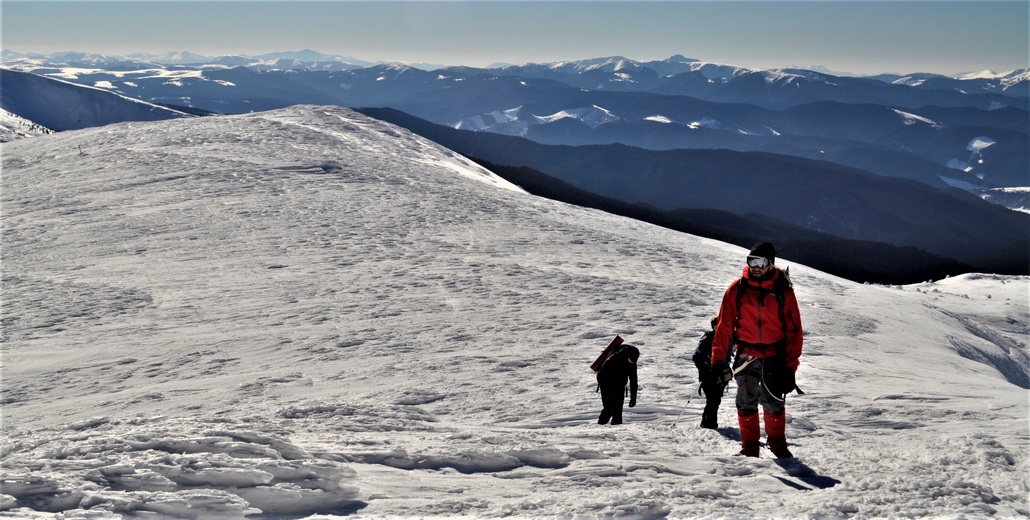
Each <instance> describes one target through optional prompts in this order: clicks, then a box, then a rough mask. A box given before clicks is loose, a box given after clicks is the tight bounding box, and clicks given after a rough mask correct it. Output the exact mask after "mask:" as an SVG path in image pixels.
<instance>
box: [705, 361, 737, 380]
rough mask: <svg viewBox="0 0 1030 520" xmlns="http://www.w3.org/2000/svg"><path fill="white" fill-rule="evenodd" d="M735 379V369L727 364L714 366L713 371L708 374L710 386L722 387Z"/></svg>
mask: <svg viewBox="0 0 1030 520" xmlns="http://www.w3.org/2000/svg"><path fill="white" fill-rule="evenodd" d="M730 379H733V369H731V368H730V366H729V365H727V364H726V363H718V364H716V365H712V371H711V372H709V373H708V384H710V385H721V384H723V383H727V382H729V380H730Z"/></svg>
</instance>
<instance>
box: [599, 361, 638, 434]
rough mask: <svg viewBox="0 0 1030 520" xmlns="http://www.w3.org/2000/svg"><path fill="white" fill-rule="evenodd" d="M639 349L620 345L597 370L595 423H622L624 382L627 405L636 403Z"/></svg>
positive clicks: (630, 405)
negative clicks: (598, 403)
mask: <svg viewBox="0 0 1030 520" xmlns="http://www.w3.org/2000/svg"><path fill="white" fill-rule="evenodd" d="M639 358H640V350H638V349H637V347H634V346H633V345H626V344H624V345H621V346H620V347H619V348H617V349H616V350H615V351H614V352H613V353H612V354H611V355H609V356H608V359H606V360H605V361H604V364H603V365H601V369H600V370H598V371H597V386H598V391H600V392H601V405H602V406H603V409H602V410H601V415H600V417H598V418H597V424H608V421H611V423H612V425H613V426H614V425H616V424H622V403H623V402H624V400H625V396H626V384H627V383H629V407H630V408H633V407H634V406H636V405H637V359H639Z"/></svg>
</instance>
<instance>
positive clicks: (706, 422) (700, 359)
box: [693, 316, 732, 430]
mask: <svg viewBox="0 0 1030 520" xmlns="http://www.w3.org/2000/svg"><path fill="white" fill-rule="evenodd" d="M710 321H711V324H712V330H709V331H708V332H705V334H704V336H702V337H701V340H700V341H698V344H697V349H696V350H694V356H693V360H694V365H695V366H697V377H698V381H700V382H701V388H699V389H698V392H700V393H703V394H704V395H705V410H704V412H702V413H701V427H702V428H708V429H711V430H714V429H716V428H718V427H719V405H720V404H721V403H722V396H723V393H724V392H725V391H726V385H728V384H729V381H725V380H718V381H717V380H713V378H712V377H711V372H712V363H711V361H712V339H713V338H714V337H715V327H716V325H718V324H719V317H718V316H713V317H712V319H711V320H710ZM729 350H730V351H732V348H731V349H729ZM729 354H732V352H729ZM730 357H731V355H727V356H726V360H725V363H726V364H729V362H730Z"/></svg>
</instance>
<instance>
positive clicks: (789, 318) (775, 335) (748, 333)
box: [712, 267, 804, 372]
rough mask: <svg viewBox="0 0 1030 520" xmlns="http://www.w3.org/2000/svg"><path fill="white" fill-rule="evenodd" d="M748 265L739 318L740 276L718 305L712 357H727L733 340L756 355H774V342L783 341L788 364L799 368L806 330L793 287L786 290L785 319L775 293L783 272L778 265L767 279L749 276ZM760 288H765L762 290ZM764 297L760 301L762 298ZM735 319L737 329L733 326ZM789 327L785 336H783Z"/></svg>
mask: <svg viewBox="0 0 1030 520" xmlns="http://www.w3.org/2000/svg"><path fill="white" fill-rule="evenodd" d="M748 271H749V268H747V267H745V268H744V272H743V279H746V280H747V282H746V283H747V284H748V286H749V287H748V288H747V289H746V290H745V292H744V295H743V298H742V299H741V300H740V321H739V322H737V319H736V318H737V290H738V287H737V286H738V285H739V284H740V283H741V279H740V278H738V279H737V280H736V281H734V282H733V283H731V284H730V286H729V288H727V289H726V293H725V294H723V297H722V305H721V306H720V307H719V324H718V325H717V326H716V328H715V339H714V340H712V360H713V364H714V362H715V360H723V359H726V354H727V349H729V347H730V343H731V342H733V341H734V340H735V341H736V343H737V346H738V348H743V349H744V353H745V354H748V355H750V356H753V357H757V358H765V357H771V356H773V355H774V354H775V353H776V349H775V346H776V344H778V343H783V344H784V345H785V347H786V353H787V366H788V367H790V369H791V370H793V371H794V372H797V369H798V364H799V361H798V359H799V358H800V357H801V350H802V342H803V334H804V333H803V331H802V329H801V312H800V311H799V310H798V300H797V298H796V297H795V296H794V290H793V289H786V290H785V291H784V293H783V296H784V298H783V314H782V316H783V319H784V320H786V322H787V323H786V327H784V323H783V321H782V320H781V318H780V317H781V314H780V303H779V302H778V301H777V299H776V295H775V294H774V293H773V286H774V284H775V282H776V279H777V278H778V277H781V276H784V274H783V273H782V272H781V271H780V270H779V269H775V270H774V271H773V275H772V276H770V277H768V278H767V279H765V280H760V281H759V280H752V279H750V278H748ZM760 289H764V291H763V290H760ZM759 300H761V301H759ZM734 322H737V323H736V326H737V330H736V331H734V330H733V326H734ZM784 330H786V337H784Z"/></svg>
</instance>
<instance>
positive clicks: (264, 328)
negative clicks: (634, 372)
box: [0, 106, 1030, 520]
mask: <svg viewBox="0 0 1030 520" xmlns="http://www.w3.org/2000/svg"><path fill="white" fill-rule="evenodd" d="M0 151H2V161H3V172H4V175H3V191H2V197H3V198H2V202H3V215H2V219H3V220H2V225H3V226H2V229H3V237H2V238H3V250H2V253H3V265H4V267H3V305H4V312H3V327H2V329H0V330H2V334H3V345H2V363H3V366H2V371H3V393H2V397H0V399H2V401H0V403H2V406H3V416H4V420H3V423H2V429H3V438H4V442H3V444H2V447H0V460H2V462H0V486H2V489H0V517H3V518H19V519H21V518H30V519H32V518H39V519H43V518H46V519H58V518H61V519H67V518H84V519H103V520H114V519H117V518H140V519H142V518H162V519H164V518H198V519H199V518H213V519H223V518H312V519H316V518H317V519H321V520H326V519H329V518H338V517H343V516H348V515H357V516H360V517H363V518H409V517H420V518H423V517H430V518H431V517H447V518H454V517H464V518H482V517H500V516H512V517H520V518H521V517H584V516H625V517H631V518H638V517H666V516H668V517H676V518H683V517H729V518H752V517H790V518H795V517H802V518H824V517H828V518H841V517H859V518H873V517H876V518H879V517H921V516H928V517H941V516H946V517H951V516H963V517H988V516H992V517H1024V516H1027V515H1028V514H1030V507H1028V505H1027V496H1028V491H1030V489H1028V484H1027V482H1030V478H1028V458H1027V457H1028V453H1030V449H1028V448H1030V446H1028V443H1030V432H1028V425H1027V422H1026V418H1027V416H1028V403H1027V400H1026V389H1025V386H1021V385H1022V384H1021V381H1025V376H1026V373H1027V364H1026V359H1027V354H1028V345H1027V337H1026V330H1027V327H1028V324H1030V317H1028V316H1030V311H1028V302H1027V299H1026V294H1027V289H1028V285H1030V280H1028V279H1027V278H1026V277H1002V276H982V275H967V276H963V277H957V278H953V279H948V280H940V281H930V282H926V283H923V284H918V285H913V286H904V287H882V286H872V285H857V284H853V283H850V282H847V281H844V280H841V279H839V278H835V277H832V276H828V275H826V274H823V273H819V272H816V271H813V270H811V269H809V268H807V267H806V266H804V265H800V264H793V263H792V262H791V261H790V254H789V251H783V252H781V255H780V256H781V258H780V259H778V261H777V264H778V265H780V267H787V266H789V267H790V268H791V275H792V278H793V280H794V282H795V285H796V287H797V295H798V299H799V301H800V305H801V312H802V318H803V321H804V323H805V328H806V337H805V355H804V356H803V357H802V360H801V368H800V370H799V372H798V384H799V386H801V388H802V389H803V390H804V391H805V395H804V396H796V395H792V396H791V397H789V398H788V404H787V422H788V424H787V432H788V441H789V442H790V444H791V450H792V451H793V452H794V453H795V454H796V455H798V456H799V460H798V461H796V462H794V463H789V462H785V461H774V460H772V459H771V456H770V455H769V454H768V453H763V458H761V459H748V458H742V457H734V456H733V454H734V453H736V451H737V450H738V449H739V434H738V432H737V428H736V424H735V410H734V409H733V405H732V392H733V387H732V385H731V387H730V392H731V394H730V396H729V397H728V398H727V399H726V400H725V401H724V406H723V408H722V409H721V410H720V415H719V421H720V424H721V425H722V428H720V429H718V430H703V429H699V428H697V427H696V425H697V423H698V422H699V416H700V409H701V406H702V404H701V403H702V402H703V398H701V397H699V396H697V374H696V371H695V370H694V368H693V365H692V363H691V361H690V357H691V354H692V352H693V349H694V347H695V345H696V342H697V340H698V338H699V337H700V335H701V334H702V332H703V331H704V330H705V329H706V328H707V327H708V318H709V316H711V315H712V314H714V313H715V312H716V309H717V306H718V301H719V300H720V298H721V297H722V295H723V291H724V290H725V287H726V285H727V284H728V283H729V282H730V281H731V280H733V279H734V278H735V277H737V276H739V275H740V269H741V264H742V260H743V258H744V256H745V255H746V251H744V250H742V249H740V248H737V247H734V246H729V245H726V244H723V243H719V242H715V241H711V240H706V239H700V238H697V237H693V236H690V235H684V234H678V233H674V232H671V231H668V230H665V229H660V228H657V227H654V226H650V225H646V224H642V223H639V222H636V221H631V220H627V219H624V218H620V217H615V216H612V215H608V214H605V213H602V212H599V211H595V210H587V209H582V208H576V207H572V206H568V205H564V204H560V203H556V202H552V201H548V200H543V199H539V198H536V197H533V196H530V195H528V194H527V193H525V192H523V191H522V190H520V189H518V188H517V187H515V186H513V185H511V184H509V183H507V182H505V181H503V180H501V179H499V178H498V177H496V176H494V175H493V174H491V173H489V172H487V171H485V170H483V169H482V168H480V167H478V166H476V165H474V164H473V163H471V162H470V161H468V160H466V159H465V158H463V157H460V156H458V155H456V154H454V153H452V152H450V151H448V150H445V149H442V148H440V147H438V146H436V145H434V144H432V143H429V142H428V141H425V140H423V139H421V138H418V137H416V136H414V135H412V134H410V133H408V132H406V131H404V130H401V129H398V128H397V127H394V126H391V125H388V124H385V123H382V122H379V121H376V120H372V119H368V118H366V117H364V116H361V115H359V114H357V113H354V112H351V111H349V110H346V109H341V108H326V107H313V106H298V107H294V108H290V109H286V110H281V111H275V112H267V113H255V114H247V115H240V116H226V117H208V118H194V119H188V120H175V121H165V122H159V123H131V124H120V125H114V126H108V127H102V128H95V129H90V130H83V131H73V132H63V133H60V134H54V135H48V136H40V137H37V138H33V139H23V140H19V141H18V142H13V143H6V144H4V145H3V148H2V149H0ZM615 334H620V335H622V336H623V337H624V338H626V339H627V340H628V341H629V342H631V343H633V344H634V345H637V346H638V347H639V348H640V349H641V352H642V357H641V360H640V369H639V372H640V381H641V389H640V395H639V398H638V403H637V406H636V407H634V408H627V409H626V414H625V418H626V424H624V425H621V426H619V427H602V426H598V425H597V424H596V417H597V413H598V412H599V410H600V398H599V397H598V395H597V394H596V393H595V388H596V381H595V380H594V377H593V373H592V372H591V371H590V370H589V369H588V368H587V366H588V364H589V363H590V361H591V360H593V358H594V356H596V354H597V353H598V351H599V350H600V349H602V348H603V347H604V345H605V344H607V342H608V341H609V340H610V339H611V337H613V336H614V335H615ZM1020 374H1022V376H1023V377H1024V379H1020Z"/></svg>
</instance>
